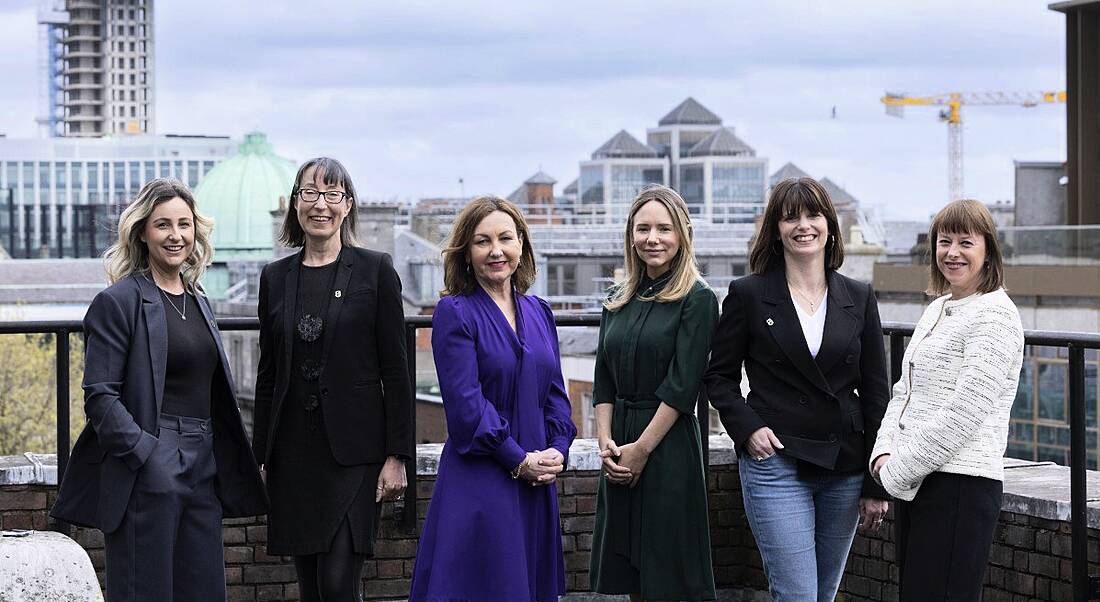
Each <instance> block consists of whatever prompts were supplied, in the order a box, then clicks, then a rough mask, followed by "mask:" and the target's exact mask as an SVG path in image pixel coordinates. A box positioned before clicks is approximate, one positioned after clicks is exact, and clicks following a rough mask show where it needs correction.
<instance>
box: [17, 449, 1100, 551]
mask: <svg viewBox="0 0 1100 602" xmlns="http://www.w3.org/2000/svg"><path fill="white" fill-rule="evenodd" d="M442 451H443V444H441V443H424V444H420V445H418V446H417V448H416V454H417V457H416V473H417V474H418V475H422V476H432V475H435V474H436V473H437V472H438V470H439V455H440V453H442ZM735 463H737V455H736V453H735V452H734V445H733V441H731V440H730V438H729V437H728V436H726V435H711V437H710V465H711V466H723V465H730V464H735ZM1004 466H1005V482H1004V501H1003V505H1002V510H1004V511H1005V512H1014V513H1017V514H1024V515H1027V516H1033V517H1036V518H1042V519H1047V520H1056V521H1066V522H1068V521H1069V520H1070V476H1069V468H1068V467H1066V466H1058V465H1056V464H1054V463H1052V462H1032V461H1026V460H1017V459H1014V458H1005V459H1004ZM599 469H600V455H599V450H598V449H597V447H596V440H595V439H577V440H576V441H574V442H573V446H572V447H571V448H570V449H569V466H568V467H567V470H568V471H572V472H581V471H596V470H599ZM1087 479H1088V491H1089V495H1088V497H1087V499H1088V524H1089V527H1090V528H1093V529H1100V472H1097V471H1093V470H1090V471H1088V473H1087ZM7 485H57V458H56V456H55V455H54V454H35V453H25V454H23V455H21V456H0V487H2V486H7Z"/></svg>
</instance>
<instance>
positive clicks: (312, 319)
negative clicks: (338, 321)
mask: <svg viewBox="0 0 1100 602" xmlns="http://www.w3.org/2000/svg"><path fill="white" fill-rule="evenodd" d="M324 328H325V322H324V320H322V319H321V318H319V317H317V316H315V315H313V314H303V315H302V317H301V318H298V336H299V337H300V338H301V339H302V340H303V341H305V342H307V343H312V342H313V341H316V340H317V339H319V338H321V331H322V330H324Z"/></svg>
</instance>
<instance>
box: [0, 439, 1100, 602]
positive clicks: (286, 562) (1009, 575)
mask: <svg viewBox="0 0 1100 602" xmlns="http://www.w3.org/2000/svg"><path fill="white" fill-rule="evenodd" d="M716 453H717V454H721V450H719V451H718V452H713V451H712V457H711V460H712V465H711V467H710V471H709V473H708V483H707V485H708V497H709V503H710V516H709V519H710V525H711V545H712V558H713V563H714V575H715V582H716V584H717V585H718V587H719V588H721V589H730V590H738V591H740V592H747V593H751V591H752V590H766V589H767V581H766V579H765V577H764V571H763V568H762V564H761V561H760V555H759V553H758V552H757V550H756V545H755V543H754V541H753V537H752V533H751V532H750V530H749V528H748V525H747V523H746V520H745V513H744V506H743V504H742V500H741V484H740V479H739V477H738V473H737V465H736V462H730V461H729V455H728V454H727V455H720V457H718V458H716V457H715V455H716ZM437 454H438V446H421V458H420V459H421V462H420V464H419V472H421V474H420V476H419V477H418V482H417V492H416V494H417V495H416V511H417V514H418V517H419V519H420V520H419V521H418V527H419V524H422V521H423V518H424V515H425V514H426V512H427V507H428V501H429V500H430V498H431V494H432V489H433V487H434V484H435V477H434V467H435V464H434V462H433V460H434V459H435V458H437V457H438V455H437ZM716 459H718V460H721V463H715V460H716ZM589 462H590V459H589V460H588V461H582V462H578V463H577V464H580V465H579V466H577V468H579V469H575V470H570V471H567V472H566V473H565V476H564V477H562V478H561V479H560V480H559V482H558V494H559V507H560V511H561V524H562V544H563V548H564V552H565V567H566V571H567V573H566V585H567V587H568V588H569V590H570V591H574V592H583V591H587V590H588V564H589V559H590V556H591V549H592V529H593V526H594V523H595V511H596V497H595V492H596V485H597V482H598V474H599V473H598V472H597V471H596V470H592V469H590V468H592V466H591V465H590V464H589ZM55 495H56V487H55V486H53V485H42V484H25V485H0V528H3V529H39V530H41V529H45V528H48V522H47V508H48V507H49V506H50V505H51V504H52V503H53V499H54V497H55ZM410 509H411V508H410ZM889 527H890V523H889V520H888V521H887V523H886V524H884V526H883V527H882V528H881V529H880V530H879V531H877V532H874V533H862V532H861V533H860V534H859V535H858V536H857V537H856V540H855V543H854V544H853V546H852V553H851V555H850V557H849V560H848V566H847V572H846V574H845V577H844V581H843V583H842V587H841V593H842V595H843V599H844V600H846V601H863V600H866V601H872V600H874V601H877V600H896V599H897V584H896V583H897V567H896V566H895V565H894V564H893V560H894V544H893V537H892V531H891V529H890V528H889ZM1098 535H1100V534H1098V532H1097V530H1096V529H1090V530H1089V562H1090V565H1091V566H1090V569H1092V570H1093V571H1098V570H1100V539H1098ZM72 537H73V538H74V539H75V540H76V541H77V542H78V543H79V544H80V545H81V546H83V547H84V548H85V549H86V550H87V551H88V553H89V555H90V557H91V559H92V563H93V566H94V567H95V568H96V570H97V572H99V573H100V577H101V579H102V571H103V561H104V553H103V536H102V534H101V533H100V532H99V531H97V530H94V529H81V528H78V529H74V530H73V532H72ZM266 537H267V526H266V524H265V520H264V518H263V517H257V518H254V519H235V520H226V521H225V524H224V539H225V560H226V583H227V585H228V588H229V600H230V601H232V602H245V601H247V602H254V601H255V602H258V601H275V600H298V586H297V583H296V581H295V573H294V567H293V564H292V563H291V562H290V559H289V558H283V557H272V556H268V555H267V553H266V545H265V542H266ZM416 542H417V539H416V536H415V534H410V533H407V532H405V531H404V530H403V529H402V528H401V527H400V526H399V523H398V521H396V520H394V508H393V507H392V505H387V506H386V508H385V509H384V512H383V522H382V527H381V530H380V533H379V538H378V540H377V543H376V556H375V557H374V558H373V559H371V560H369V561H368V562H367V563H366V566H365V568H364V594H365V597H366V599H368V600H387V599H403V598H404V597H405V596H407V594H408V588H409V580H410V577H411V576H412V569H413V562H414V558H415V553H416ZM1069 559H1070V535H1069V524H1068V523H1067V522H1064V521H1060V520H1051V519H1049V518H1039V517H1035V516H1029V515H1027V514H1022V513H1017V512H1003V513H1002V515H1001V520H1000V524H999V525H998V527H997V532H996V535H995V541H994V545H993V550H992V553H991V557H990V563H989V568H988V570H987V574H986V580H985V582H986V590H985V594H984V599H985V600H991V601H996V602H1002V601H1003V602H1014V601H1018V600H1034V599H1038V600H1068V599H1070V598H1071V596H1070V560H1069Z"/></svg>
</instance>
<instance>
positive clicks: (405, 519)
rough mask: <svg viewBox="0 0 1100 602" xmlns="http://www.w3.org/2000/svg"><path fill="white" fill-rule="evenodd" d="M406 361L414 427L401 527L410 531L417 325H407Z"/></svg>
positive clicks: (413, 510) (413, 522)
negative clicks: (410, 388)
mask: <svg viewBox="0 0 1100 602" xmlns="http://www.w3.org/2000/svg"><path fill="white" fill-rule="evenodd" d="M405 361H406V362H407V363H408V366H409V386H410V387H412V403H411V404H410V405H409V413H410V414H411V421H410V424H411V425H412V430H413V432H412V436H413V446H412V457H411V458H409V461H408V462H406V463H405V479H406V480H407V482H408V487H406V488H405V501H404V504H403V505H402V508H401V526H402V527H404V528H405V529H407V530H409V531H414V530H415V529H416V518H417V516H416V515H417V495H416V325H415V324H409V323H406V324H405Z"/></svg>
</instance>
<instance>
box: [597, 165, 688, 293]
mask: <svg viewBox="0 0 1100 602" xmlns="http://www.w3.org/2000/svg"><path fill="white" fill-rule="evenodd" d="M650 201H657V202H658V203H660V204H662V205H664V207H665V209H667V210H668V214H669V215H671V216H672V227H673V229H674V230H675V231H676V236H677V237H678V238H679V239H680V250H679V251H678V252H677V253H676V256H675V257H673V258H672V267H671V268H670V271H671V272H672V276H671V278H670V279H669V282H668V284H667V285H665V287H664V288H663V289H661V291H660V292H658V293H657V294H656V295H654V296H653V297H643V299H644V300H646V301H650V300H653V301H657V302H658V303H672V302H674V301H679V300H681V299H683V298H684V297H686V296H687V295H688V293H690V292H691V289H692V287H694V286H695V283H696V282H699V281H701V280H702V279H703V277H702V275H700V274H699V267H698V266H697V265H695V251H694V248H693V246H692V235H693V230H692V226H691V217H690V216H689V215H688V208H687V203H685V202H684V199H683V197H681V196H680V194H679V193H678V192H676V191H675V190H673V189H671V188H669V187H668V186H662V185H660V184H650V185H648V186H645V187H644V188H642V190H641V191H639V192H638V196H636V197H634V203H633V204H632V205H631V206H630V217H629V218H628V219H627V220H626V233H625V236H624V239H625V247H624V249H623V265H624V266H625V267H626V278H625V279H624V280H623V281H622V282H620V283H618V284H616V285H615V287H614V288H613V289H612V291H611V294H610V295H608V298H607V300H606V301H604V304H603V305H604V307H606V308H607V309H608V311H618V310H619V309H620V308H622V307H623V306H625V305H626V304H627V303H630V300H631V299H633V298H634V295H636V294H637V293H638V289H639V288H640V286H641V283H642V276H643V275H644V274H645V269H646V266H645V263H644V262H643V261H642V259H641V258H640V257H638V253H637V251H636V250H635V249H634V216H635V215H637V214H638V211H639V210H640V209H641V208H642V206H643V205H645V204H646V203H648V202H650Z"/></svg>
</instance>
